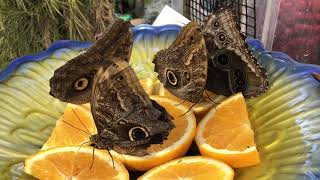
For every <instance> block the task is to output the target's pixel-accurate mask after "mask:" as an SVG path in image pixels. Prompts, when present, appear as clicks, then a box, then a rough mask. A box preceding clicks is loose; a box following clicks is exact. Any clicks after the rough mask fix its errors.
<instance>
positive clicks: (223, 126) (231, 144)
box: [195, 93, 260, 167]
mask: <svg viewBox="0 0 320 180" xmlns="http://www.w3.org/2000/svg"><path fill="white" fill-rule="evenodd" d="M195 140H196V143H197V145H198V148H199V150H200V152H201V154H202V155H204V156H210V157H213V158H216V159H220V160H222V161H225V162H226V163H228V164H229V165H231V166H232V167H246V166H251V165H256V164H258V163H259V162H260V158H259V153H258V151H257V148H256V145H255V142H254V133H253V130H252V129H251V125H250V121H249V118H248V111H247V107H246V103H245V100H244V97H243V96H242V94H241V93H238V94H236V95H234V96H231V97H229V98H228V99H227V100H225V101H223V102H222V103H221V104H219V105H218V106H217V108H213V109H211V110H210V112H209V113H208V114H207V115H206V116H205V117H204V118H203V119H202V120H201V122H200V123H199V125H198V129H197V134H196V138H195Z"/></svg>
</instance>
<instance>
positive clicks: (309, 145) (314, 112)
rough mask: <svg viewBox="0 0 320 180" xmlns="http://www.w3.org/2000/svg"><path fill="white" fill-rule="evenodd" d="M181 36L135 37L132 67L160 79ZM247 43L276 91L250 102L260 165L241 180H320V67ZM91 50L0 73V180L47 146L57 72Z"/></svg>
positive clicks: (40, 57)
mask: <svg viewBox="0 0 320 180" xmlns="http://www.w3.org/2000/svg"><path fill="white" fill-rule="evenodd" d="M180 29H181V28H180V27H179V26H175V25H166V26H160V27H154V26H150V25H141V26H138V27H135V28H134V29H133V32H134V46H133V52H132V57H131V61H130V64H131V65H132V66H133V68H134V69H135V70H136V72H139V73H138V76H139V77H140V78H142V77H156V74H155V73H154V72H153V68H154V65H153V64H152V63H151V61H152V57H153V55H154V54H155V53H156V52H157V51H159V50H160V49H163V48H165V47H168V46H169V45H170V43H171V42H172V41H173V40H174V38H175V37H176V35H177V34H178V32H179V30H180ZM248 42H249V45H250V47H251V48H252V50H253V53H254V56H255V57H256V58H257V59H258V61H259V63H260V64H261V65H262V66H263V67H265V68H266V69H267V71H268V74H269V77H270V82H271V87H270V89H269V91H268V92H267V93H265V94H263V95H262V96H260V97H258V98H255V99H250V100H248V101H247V104H248V107H249V111H250V120H251V123H252V126H253V129H254V131H255V141H256V143H257V146H258V149H259V151H260V156H261V163H260V164H259V165H258V166H253V167H249V168H243V169H238V170H237V171H236V179H245V180H251V179H261V180H268V179H270V180H271V179H272V180H274V179H286V180H287V179H320V83H319V82H317V81H316V80H314V79H313V78H312V77H311V75H310V73H312V72H318V73H320V67H319V66H314V65H306V64H300V63H297V62H295V61H293V60H292V59H290V58H289V57H288V56H287V55H286V54H283V53H279V52H270V51H267V50H265V49H264V48H263V46H262V44H261V43H260V42H259V41H257V40H252V39H251V40H248ZM90 45H91V44H90V43H88V42H77V41H59V42H56V43H54V44H53V45H52V46H51V47H50V48H49V49H48V50H46V51H44V52H41V53H39V54H35V55H30V56H25V57H22V58H18V59H16V60H14V61H13V62H12V63H11V64H10V65H9V66H8V68H7V69H5V70H4V71H3V72H1V73H0V175H1V177H2V178H0V179H3V178H5V177H13V176H16V175H17V173H16V172H19V171H16V169H15V168H16V167H17V166H15V165H16V164H18V163H20V162H22V161H23V160H24V159H25V158H26V157H28V156H30V155H32V154H34V153H35V152H37V151H38V149H40V148H41V146H42V145H43V144H44V142H45V141H46V140H47V138H48V136H49V135H50V133H51V131H52V129H53V127H54V125H55V121H56V120H57V119H58V117H59V116H60V115H61V114H62V112H63V110H64V107H65V105H66V104H65V103H62V102H60V101H58V100H56V99H54V98H52V97H51V96H50V95H49V94H48V92H49V84H48V82H49V79H50V78H51V77H52V75H53V72H54V70H55V69H56V68H58V67H60V66H61V65H63V64H64V63H65V62H66V61H67V60H69V59H71V58H73V57H75V56H77V55H79V54H80V53H81V52H83V51H85V50H86V49H87V48H88V47H90ZM18 167H19V166H18ZM23 177H24V178H27V177H26V176H23Z"/></svg>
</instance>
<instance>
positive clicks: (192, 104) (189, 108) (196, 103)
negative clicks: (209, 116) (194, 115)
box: [179, 100, 200, 117]
mask: <svg viewBox="0 0 320 180" xmlns="http://www.w3.org/2000/svg"><path fill="white" fill-rule="evenodd" d="M199 101H200V100H199ZM199 101H198V102H196V103H194V104H192V106H191V107H190V108H189V109H188V111H186V112H185V113H183V114H181V115H180V116H179V117H181V116H184V115H186V114H187V113H188V112H190V111H191V109H192V108H193V107H194V106H195V105H197V104H198V103H199Z"/></svg>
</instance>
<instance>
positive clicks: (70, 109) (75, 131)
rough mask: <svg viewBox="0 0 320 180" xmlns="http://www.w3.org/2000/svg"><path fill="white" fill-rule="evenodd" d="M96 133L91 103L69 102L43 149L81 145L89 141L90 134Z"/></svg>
mask: <svg viewBox="0 0 320 180" xmlns="http://www.w3.org/2000/svg"><path fill="white" fill-rule="evenodd" d="M96 133H97V129H96V127H95V124H94V121H93V117H92V114H91V111H90V105H89V104H85V105H73V104H68V105H67V107H66V109H65V111H64V114H63V115H62V116H61V117H60V119H59V120H58V121H57V122H56V126H55V128H54V129H53V131H52V134H51V136H50V137H49V139H48V140H47V142H46V143H45V144H44V145H43V147H42V149H41V150H45V149H48V148H52V147H58V146H68V145H80V144H82V143H85V142H89V137H90V134H96Z"/></svg>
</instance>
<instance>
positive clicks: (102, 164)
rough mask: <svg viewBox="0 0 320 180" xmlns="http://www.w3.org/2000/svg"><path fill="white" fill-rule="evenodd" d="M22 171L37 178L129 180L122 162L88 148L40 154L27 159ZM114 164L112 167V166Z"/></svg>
mask: <svg viewBox="0 0 320 180" xmlns="http://www.w3.org/2000/svg"><path fill="white" fill-rule="evenodd" d="M24 165H25V166H24V171H25V172H26V173H27V174H30V175H32V176H34V177H36V178H38V179H54V180H60V179H61V180H64V179H77V180H82V179H83V180H86V179H97V180H98V179H119V180H120V179H122V180H127V179H129V173H128V171H127V170H126V168H125V167H124V166H123V164H122V163H121V162H119V161H118V160H117V159H111V157H110V155H109V154H108V152H107V151H105V150H99V149H95V152H94V158H93V149H92V147H89V146H83V147H81V148H80V149H79V146H65V147H57V148H51V149H48V150H44V151H39V152H38V153H36V154H35V155H33V156H31V157H29V158H27V159H26V160H25V164H24ZM113 165H114V167H113Z"/></svg>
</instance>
